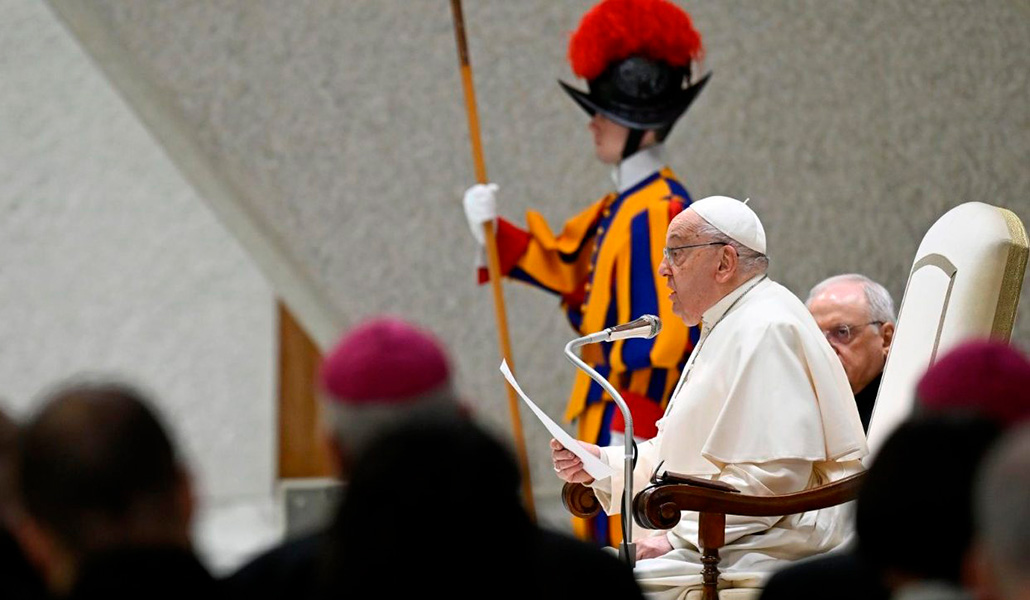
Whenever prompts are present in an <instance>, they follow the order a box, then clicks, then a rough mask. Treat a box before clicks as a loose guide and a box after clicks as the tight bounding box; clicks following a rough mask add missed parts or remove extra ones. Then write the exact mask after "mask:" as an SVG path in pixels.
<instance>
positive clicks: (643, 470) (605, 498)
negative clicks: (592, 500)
mask: <svg viewBox="0 0 1030 600" xmlns="http://www.w3.org/2000/svg"><path fill="white" fill-rule="evenodd" d="M657 454H658V450H657V449H656V448H655V442H654V440H647V441H646V442H641V443H639V444H637V464H636V467H635V468H634V469H633V494H634V495H636V494H637V492H639V491H640V490H642V489H644V488H645V487H647V486H648V484H650V478H651V474H652V473H654V469H655V467H656V466H658V465H657V463H656V456H657ZM625 456H626V453H625V451H624V450H623V447H622V446H609V447H607V448H601V461H602V462H604V463H606V464H607V465H608V466H609V467H611V468H612V470H613V471H614V474H613V475H612V476H611V477H609V478H607V479H603V480H599V481H597V480H595V481H594V482H593V483H591V484H590V487H591V488H593V490H594V495H595V496H597V500H598V501H599V502H600V503H601V508H603V509H604V512H606V513H608V514H609V515H617V514H619V513H621V512H622V493H623V489H624V488H623V485H624V482H625V479H626V478H625V474H626V467H625V461H624V458H625ZM613 489H614V490H617V492H616V493H617V494H618V497H615V498H613V497H612V490H613Z"/></svg>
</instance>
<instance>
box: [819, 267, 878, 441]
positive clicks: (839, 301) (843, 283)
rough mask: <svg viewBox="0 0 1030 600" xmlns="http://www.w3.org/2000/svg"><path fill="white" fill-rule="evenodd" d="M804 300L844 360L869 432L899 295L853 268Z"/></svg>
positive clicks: (864, 425) (828, 280)
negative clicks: (894, 294)
mask: <svg viewBox="0 0 1030 600" xmlns="http://www.w3.org/2000/svg"><path fill="white" fill-rule="evenodd" d="M805 305H806V306H807V307H808V310H809V311H810V312H811V313H812V316H813V317H815V322H816V323H818V324H819V328H820V329H822V330H823V333H825V334H826V339H827V340H829V342H830V346H832V347H833V349H834V351H836V352H837V356H839V357H840V362H841V363H842V364H843V365H844V371H845V372H846V373H847V374H848V383H850V384H851V392H852V393H853V394H855V403H856V404H858V414H859V415H860V416H861V417H862V427H864V428H865V430H866V432H868V431H869V418H870V417H871V416H872V414H873V405H874V404H875V403H876V393H877V392H878V391H879V389H880V375H881V374H882V373H883V367H884V364H886V362H887V351H888V350H889V349H890V345H891V340H892V339H894V322H895V320H896V319H895V316H894V301H893V300H891V295H890V293H889V292H888V291H887V290H886V288H884V287H883V286H882V285H880V284H879V283H876V282H875V281H873V280H871V279H869V278H868V277H865V276H864V275H858V274H855V273H851V274H847V275H837V276H835V277H830V278H829V279H826V280H824V281H822V282H821V283H819V284H817V285H816V286H815V287H813V288H812V291H811V292H809V294H808V301H807V302H805Z"/></svg>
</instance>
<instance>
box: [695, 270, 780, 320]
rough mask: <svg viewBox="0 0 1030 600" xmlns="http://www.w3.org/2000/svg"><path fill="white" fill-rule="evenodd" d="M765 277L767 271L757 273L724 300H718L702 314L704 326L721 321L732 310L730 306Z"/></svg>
mask: <svg viewBox="0 0 1030 600" xmlns="http://www.w3.org/2000/svg"><path fill="white" fill-rule="evenodd" d="M764 278H765V273H761V274H759V275H755V276H754V277H752V278H751V279H748V280H747V281H745V282H744V283H742V284H740V285H738V286H737V287H736V289H734V290H733V291H732V292H730V293H728V294H726V295H725V296H723V297H722V300H719V301H718V302H716V303H715V304H714V305H712V307H711V308H709V309H708V310H706V311H705V312H704V314H702V315H701V323H702V325H703V327H705V328H711V327H714V326H715V324H716V323H718V322H719V319H721V318H722V317H723V316H724V315H725V314H726V313H727V312H728V311H729V310H730V308H731V307H733V305H734V304H736V303H737V300H740V298H741V297H742V296H743V295H744V294H746V293H748V292H749V291H751V288H753V287H755V286H756V285H758V284H759V283H761V280H762V279H764Z"/></svg>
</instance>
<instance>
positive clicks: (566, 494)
mask: <svg viewBox="0 0 1030 600" xmlns="http://www.w3.org/2000/svg"><path fill="white" fill-rule="evenodd" d="M561 502H562V504H564V505H565V510H567V511H569V512H570V513H572V514H573V515H575V516H577V517H580V518H581V519H589V518H590V517H592V516H594V515H596V514H597V513H599V512H601V503H600V502H599V501H598V500H597V496H595V495H594V490H593V489H592V488H590V487H588V486H585V485H583V484H581V483H566V484H565V485H564V486H563V487H562V490H561Z"/></svg>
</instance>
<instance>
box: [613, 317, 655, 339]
mask: <svg viewBox="0 0 1030 600" xmlns="http://www.w3.org/2000/svg"><path fill="white" fill-rule="evenodd" d="M661 330H662V320H661V319H659V318H658V317H656V316H654V315H644V316H642V317H640V318H639V319H635V320H633V321H630V322H629V323H623V324H622V325H616V326H615V327H609V328H608V329H605V330H604V331H605V332H607V333H608V337H607V339H605V340H604V341H606V342H614V341H616V340H624V339H626V338H644V339H646V340H649V339H651V338H653V337H654V336H656V335H658V332H659V331H661Z"/></svg>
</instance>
